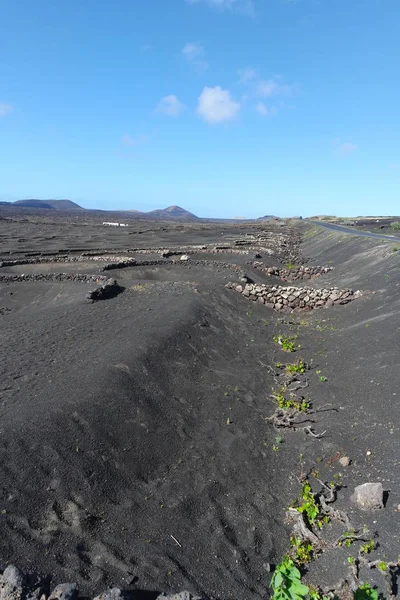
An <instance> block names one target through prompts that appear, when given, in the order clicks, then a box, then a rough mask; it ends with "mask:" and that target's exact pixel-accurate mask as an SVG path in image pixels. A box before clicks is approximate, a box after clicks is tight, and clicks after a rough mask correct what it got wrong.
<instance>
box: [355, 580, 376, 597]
mask: <svg viewBox="0 0 400 600" xmlns="http://www.w3.org/2000/svg"><path fill="white" fill-rule="evenodd" d="M354 600H378V592H377V590H374V588H373V587H371V586H370V585H369V583H363V584H362V585H360V587H359V588H358V589H357V590H356V591H355V592H354Z"/></svg>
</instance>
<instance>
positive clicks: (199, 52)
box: [182, 42, 208, 73]
mask: <svg viewBox="0 0 400 600" xmlns="http://www.w3.org/2000/svg"><path fill="white" fill-rule="evenodd" d="M182 55H183V57H184V58H185V60H186V61H187V62H188V63H189V64H191V65H192V67H193V68H194V69H195V70H196V71H197V72H198V73H204V71H206V70H207V69H208V63H207V61H206V60H205V56H206V51H205V49H204V46H202V45H201V44H198V43H196V42H188V43H187V44H185V45H184V47H183V48H182Z"/></svg>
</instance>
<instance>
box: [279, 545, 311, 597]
mask: <svg viewBox="0 0 400 600" xmlns="http://www.w3.org/2000/svg"><path fill="white" fill-rule="evenodd" d="M271 588H272V592H273V593H272V600H302V599H303V598H306V596H307V594H308V592H309V588H308V587H307V586H306V585H304V584H303V583H301V574H300V571H299V569H298V568H297V567H296V566H295V564H294V561H293V559H291V558H290V557H289V556H284V557H283V559H282V561H281V562H280V563H279V565H277V566H276V569H275V572H274V574H273V576H272V580H271Z"/></svg>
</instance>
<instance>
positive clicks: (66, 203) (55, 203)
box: [10, 199, 85, 210]
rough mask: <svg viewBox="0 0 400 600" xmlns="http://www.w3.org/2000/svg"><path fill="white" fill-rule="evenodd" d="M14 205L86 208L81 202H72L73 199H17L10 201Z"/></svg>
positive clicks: (63, 208) (54, 208) (60, 208)
mask: <svg viewBox="0 0 400 600" xmlns="http://www.w3.org/2000/svg"><path fill="white" fill-rule="evenodd" d="M10 204H14V206H25V207H27V208H47V209H53V210H85V209H84V208H82V206H79V204H76V203H75V202H72V200H35V199H31V200H16V201H15V202H10Z"/></svg>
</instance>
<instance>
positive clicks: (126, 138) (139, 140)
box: [121, 133, 149, 147]
mask: <svg viewBox="0 0 400 600" xmlns="http://www.w3.org/2000/svg"><path fill="white" fill-rule="evenodd" d="M148 141H149V138H148V136H147V135H139V136H138V137H135V138H134V137H132V136H131V135H129V133H125V135H123V136H122V138H121V142H122V143H123V144H124V146H132V147H133V146H139V145H140V144H146V142H148Z"/></svg>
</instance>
